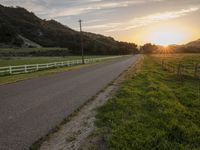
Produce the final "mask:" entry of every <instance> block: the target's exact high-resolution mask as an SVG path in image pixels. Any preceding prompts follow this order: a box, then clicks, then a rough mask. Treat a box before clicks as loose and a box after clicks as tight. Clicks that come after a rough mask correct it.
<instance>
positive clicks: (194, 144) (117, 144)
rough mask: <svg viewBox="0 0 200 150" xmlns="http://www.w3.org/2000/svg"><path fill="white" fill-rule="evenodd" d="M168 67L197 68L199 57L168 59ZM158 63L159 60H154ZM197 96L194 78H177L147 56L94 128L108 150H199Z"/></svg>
mask: <svg viewBox="0 0 200 150" xmlns="http://www.w3.org/2000/svg"><path fill="white" fill-rule="evenodd" d="M165 58H166V59H167V60H168V61H170V62H171V63H179V62H180V61H181V62H184V63H197V62H200V55H198V56H197V55H185V54H184V55H171V56H170V57H169V56H168V57H165ZM157 59H162V57H160V56H159V57H158V56H157ZM199 108H200V94H199V82H198V80H197V79H195V78H191V77H187V78H182V79H181V80H180V78H179V77H178V76H177V75H176V74H174V73H171V72H169V71H167V70H165V69H163V68H162V66H161V65H160V64H159V63H157V61H155V58H153V57H150V56H145V59H144V62H143V66H142V67H141V68H140V71H139V72H138V73H132V75H130V77H128V78H127V79H126V80H125V81H123V83H122V84H121V85H120V87H119V89H118V90H117V92H116V93H115V94H114V96H113V98H111V99H110V100H109V101H108V102H107V103H106V104H105V105H104V106H103V107H101V108H99V110H98V114H97V122H96V125H97V126H98V128H99V131H100V132H99V134H100V135H101V136H103V139H105V140H104V141H105V143H106V145H107V147H108V149H111V150H121V149H126V150H129V149H140V150H147V149H170V150H180V149H182V150H188V149H191V150H194V149H200V143H199V140H200V109H199Z"/></svg>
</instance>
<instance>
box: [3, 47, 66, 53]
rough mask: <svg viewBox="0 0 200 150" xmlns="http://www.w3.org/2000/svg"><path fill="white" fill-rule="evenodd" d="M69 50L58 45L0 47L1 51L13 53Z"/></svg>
mask: <svg viewBox="0 0 200 150" xmlns="http://www.w3.org/2000/svg"><path fill="white" fill-rule="evenodd" d="M57 50H59V51H68V49H67V48H58V47H47V48H44V47H43V48H0V53H11V52H15V53H16V52H37V51H40V52H45V51H57Z"/></svg>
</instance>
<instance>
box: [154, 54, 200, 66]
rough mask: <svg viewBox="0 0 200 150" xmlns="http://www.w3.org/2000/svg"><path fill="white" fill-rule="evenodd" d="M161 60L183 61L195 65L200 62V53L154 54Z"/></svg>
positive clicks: (175, 62) (173, 62)
mask: <svg viewBox="0 0 200 150" xmlns="http://www.w3.org/2000/svg"><path fill="white" fill-rule="evenodd" d="M152 56H154V57H155V58H158V59H160V60H165V61H167V62H170V63H172V64H177V63H182V64H187V65H193V64H196V63H200V54H199V53H197V54H166V55H164V54H163V55H152Z"/></svg>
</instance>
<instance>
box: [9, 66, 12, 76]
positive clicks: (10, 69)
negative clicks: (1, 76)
mask: <svg viewBox="0 0 200 150" xmlns="http://www.w3.org/2000/svg"><path fill="white" fill-rule="evenodd" d="M9 73H10V74H12V66H9Z"/></svg>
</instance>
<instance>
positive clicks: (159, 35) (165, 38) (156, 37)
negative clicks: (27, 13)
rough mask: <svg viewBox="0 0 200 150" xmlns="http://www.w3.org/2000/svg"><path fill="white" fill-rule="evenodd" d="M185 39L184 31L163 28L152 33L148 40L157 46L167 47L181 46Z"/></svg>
mask: <svg viewBox="0 0 200 150" xmlns="http://www.w3.org/2000/svg"><path fill="white" fill-rule="evenodd" d="M185 37H186V35H185V33H184V31H182V30H180V29H179V28H175V27H170V28H167V27H163V28H158V29H155V30H154V31H151V32H150V33H149V36H147V38H148V39H147V40H148V41H150V42H151V43H154V44H157V45H162V46H167V45H170V44H180V43H182V42H183V41H184V40H185Z"/></svg>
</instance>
